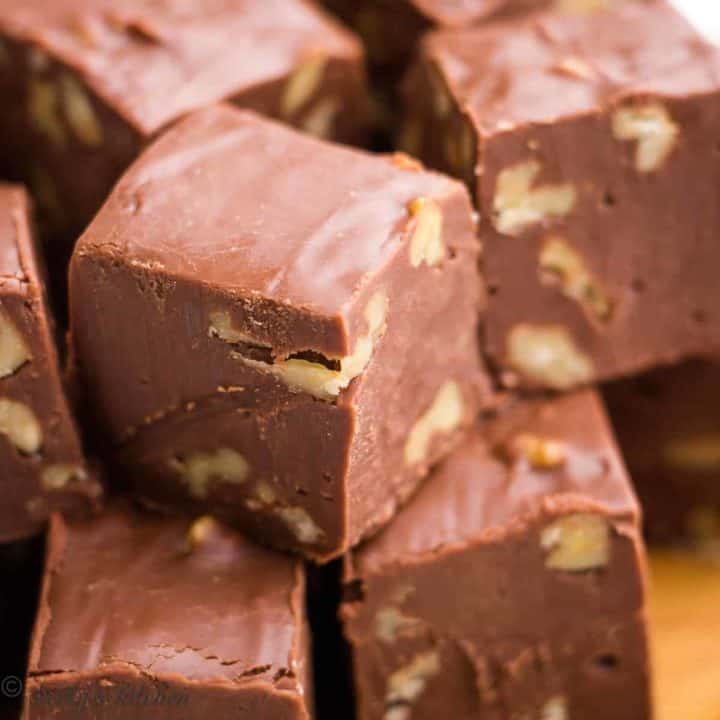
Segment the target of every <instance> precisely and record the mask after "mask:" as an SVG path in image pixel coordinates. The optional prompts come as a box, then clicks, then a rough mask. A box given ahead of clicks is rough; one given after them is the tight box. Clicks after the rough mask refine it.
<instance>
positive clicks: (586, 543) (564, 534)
mask: <svg viewBox="0 0 720 720" xmlns="http://www.w3.org/2000/svg"><path fill="white" fill-rule="evenodd" d="M540 545H541V546H542V548H543V550H546V551H547V553H548V554H547V557H546V559H545V565H546V567H548V568H550V569H552V570H565V571H567V572H581V571H584V570H595V569H597V568H602V567H605V566H606V565H607V564H608V562H609V558H610V530H609V528H608V524H607V520H605V518H603V517H601V516H599V515H592V514H589V513H579V514H577V515H566V516H565V517H562V518H560V519H559V520H556V521H555V522H554V523H552V524H551V525H548V527H546V528H545V529H544V530H543V531H542V535H541V538H540Z"/></svg>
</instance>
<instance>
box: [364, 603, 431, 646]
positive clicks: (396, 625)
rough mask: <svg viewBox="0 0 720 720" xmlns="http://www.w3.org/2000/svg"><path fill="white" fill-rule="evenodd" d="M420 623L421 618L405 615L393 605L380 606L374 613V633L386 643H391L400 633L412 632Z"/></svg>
mask: <svg viewBox="0 0 720 720" xmlns="http://www.w3.org/2000/svg"><path fill="white" fill-rule="evenodd" d="M420 625H422V621H421V620H419V619H418V618H414V617H410V616H408V615H405V614H403V613H401V612H400V610H398V609H397V608H394V607H386V608H381V609H380V610H378V612H377V614H376V615H375V635H376V636H377V637H378V638H379V639H380V640H382V641H383V642H386V643H393V642H395V640H397V639H398V637H400V636H402V635H405V634H412V633H413V632H414V631H416V630H417V629H418V627H419V626H420Z"/></svg>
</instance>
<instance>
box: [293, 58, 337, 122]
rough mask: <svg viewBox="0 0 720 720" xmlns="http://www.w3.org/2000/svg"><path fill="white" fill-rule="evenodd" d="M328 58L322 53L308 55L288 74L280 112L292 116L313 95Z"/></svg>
mask: <svg viewBox="0 0 720 720" xmlns="http://www.w3.org/2000/svg"><path fill="white" fill-rule="evenodd" d="M327 63H328V58H327V56H325V55H323V54H322V53H313V54H312V55H309V56H308V57H307V58H306V59H305V60H304V61H303V62H302V63H301V64H300V65H299V66H298V68H297V69H296V70H295V72H294V73H293V74H292V75H291V76H290V78H289V79H288V81H287V84H286V85H285V92H284V93H283V97H282V114H283V115H284V116H285V117H286V118H289V117H292V116H293V115H295V113H296V112H298V110H300V109H301V108H302V107H303V106H304V105H305V104H306V103H307V102H308V101H309V100H310V98H311V97H312V96H313V95H315V93H316V92H317V89H318V88H319V87H320V83H321V81H322V78H323V74H324V73H325V67H326V66H327Z"/></svg>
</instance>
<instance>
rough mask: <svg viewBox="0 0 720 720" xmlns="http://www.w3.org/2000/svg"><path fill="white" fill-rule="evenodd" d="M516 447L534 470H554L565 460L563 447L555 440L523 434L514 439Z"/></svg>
mask: <svg viewBox="0 0 720 720" xmlns="http://www.w3.org/2000/svg"><path fill="white" fill-rule="evenodd" d="M516 445H517V448H518V450H519V451H520V452H521V453H522V455H523V457H524V458H525V459H526V460H527V462H528V464H529V465H530V467H532V468H533V469H535V470H555V469H556V468H558V467H561V466H562V465H564V464H565V461H566V460H567V449H566V447H565V445H564V444H563V443H561V442H558V441H556V440H549V439H548V438H542V437H538V436H537V435H530V434H523V435H520V436H519V437H517V438H516Z"/></svg>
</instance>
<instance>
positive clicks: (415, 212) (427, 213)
mask: <svg viewBox="0 0 720 720" xmlns="http://www.w3.org/2000/svg"><path fill="white" fill-rule="evenodd" d="M409 211H410V216H411V217H412V218H413V221H414V229H413V231H412V236H411V238H410V264H411V265H412V266H413V267H419V266H420V265H422V264H423V263H425V264H426V265H428V266H429V267H433V266H435V265H437V264H438V263H439V262H441V261H442V259H443V258H444V257H445V244H444V243H443V214H442V210H441V209H440V206H439V205H438V204H437V203H436V202H435V201H434V200H431V199H429V198H417V199H416V200H413V201H412V202H411V203H410V207H409Z"/></svg>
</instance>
